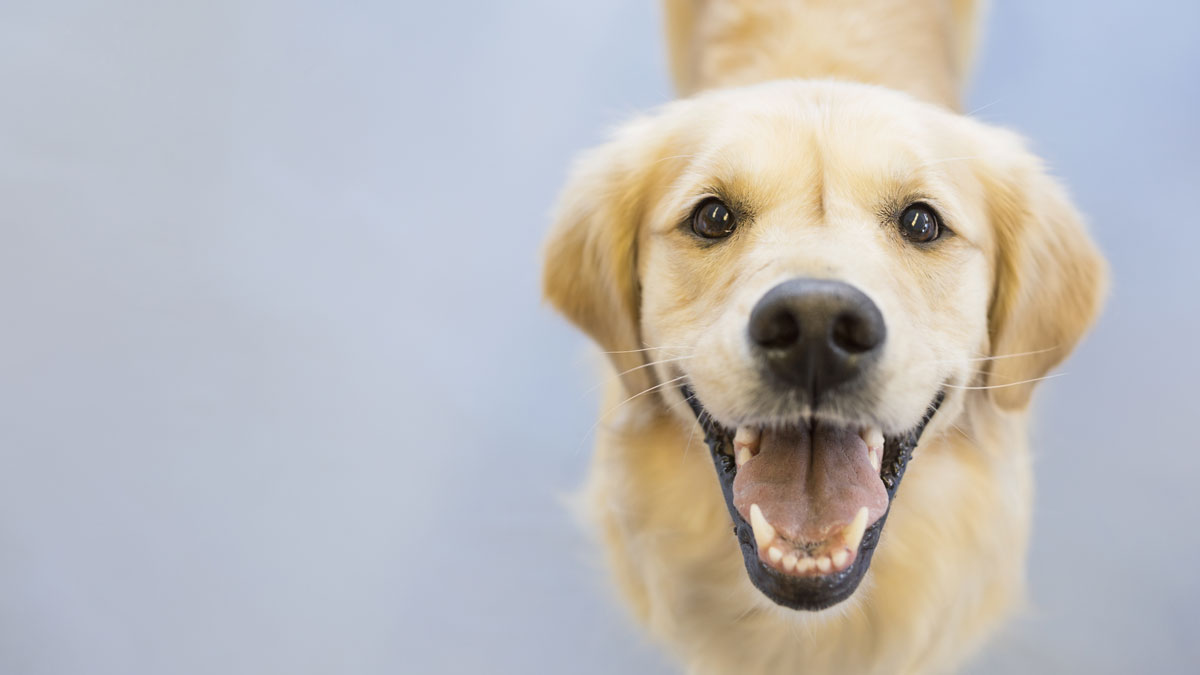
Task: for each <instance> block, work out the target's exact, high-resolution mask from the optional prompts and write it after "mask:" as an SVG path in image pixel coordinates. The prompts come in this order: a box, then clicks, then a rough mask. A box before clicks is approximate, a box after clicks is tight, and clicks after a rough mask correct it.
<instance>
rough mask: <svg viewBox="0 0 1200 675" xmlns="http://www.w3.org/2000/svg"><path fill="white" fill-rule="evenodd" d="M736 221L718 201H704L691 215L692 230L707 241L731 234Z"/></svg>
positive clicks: (726, 207) (727, 208)
mask: <svg viewBox="0 0 1200 675" xmlns="http://www.w3.org/2000/svg"><path fill="white" fill-rule="evenodd" d="M735 227H737V219H736V218H734V217H733V213H732V212H731V211H730V210H729V207H728V206H725V204H724V203H723V202H722V201H721V200H719V199H708V200H705V201H704V202H703V203H702V204H700V206H699V207H697V208H696V212H695V213H694V214H692V230H693V231H694V232H695V233H696V234H698V235H700V236H701V237H706V238H708V239H720V238H721V237H728V236H729V235H730V234H733V229H734V228H735Z"/></svg>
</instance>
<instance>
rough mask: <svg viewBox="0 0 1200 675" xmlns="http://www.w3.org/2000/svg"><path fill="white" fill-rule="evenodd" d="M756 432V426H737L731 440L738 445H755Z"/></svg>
mask: <svg viewBox="0 0 1200 675" xmlns="http://www.w3.org/2000/svg"><path fill="white" fill-rule="evenodd" d="M758 433H759V432H758V428H757V427H738V430H737V433H736V434H734V435H733V442H734V443H737V444H738V445H756V444H757V443H758Z"/></svg>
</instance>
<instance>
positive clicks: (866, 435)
mask: <svg viewBox="0 0 1200 675" xmlns="http://www.w3.org/2000/svg"><path fill="white" fill-rule="evenodd" d="M860 435H861V436H862V439H863V440H864V441H866V443H867V447H868V448H876V449H879V448H882V447H883V432H882V431H880V430H879V427H870V428H867V429H863V430H862V431H861V432H860Z"/></svg>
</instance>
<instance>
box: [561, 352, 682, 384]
mask: <svg viewBox="0 0 1200 675" xmlns="http://www.w3.org/2000/svg"><path fill="white" fill-rule="evenodd" d="M693 357H695V354H691V355H688V356H672V357H671V358H666V359H659V360H657V361H651V362H649V363H643V364H642V365H640V366H634V367H632V368H630V369H629V370H623V371H621V372H619V373H617V377H622V376H624V375H628V374H629V373H632V372H635V371H638V370H641V369H643V368H649V367H651V366H657V365H659V364H663V363H672V362H674V361H684V360H687V359H690V358H693ZM602 386H604V383H603V382H601V383H599V384H596V385H594V386H592V387H591V388H590V389H588V390H587V391H586V392H584V394H590V393H592V392H594V391H596V390H597V389H599V388H600V387H602Z"/></svg>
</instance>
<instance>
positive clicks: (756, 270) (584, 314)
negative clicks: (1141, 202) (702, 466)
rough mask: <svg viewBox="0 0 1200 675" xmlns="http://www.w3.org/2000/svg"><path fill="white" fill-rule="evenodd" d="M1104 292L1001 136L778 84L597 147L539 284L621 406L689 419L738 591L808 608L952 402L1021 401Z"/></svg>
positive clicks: (827, 597)
mask: <svg viewBox="0 0 1200 675" xmlns="http://www.w3.org/2000/svg"><path fill="white" fill-rule="evenodd" d="M1103 279H1104V269H1103V263H1102V261H1101V260H1100V258H1099V256H1098V255H1097V253H1096V252H1095V250H1094V247H1093V246H1092V244H1091V242H1090V240H1089V239H1088V238H1087V236H1086V234H1085V232H1084V230H1083V227H1082V226H1081V224H1080V222H1079V219H1078V217H1077V215H1076V214H1075V212H1074V210H1073V209H1072V208H1071V206H1070V204H1069V202H1068V201H1067V200H1066V198H1065V196H1064V195H1063V193H1062V191H1061V190H1060V189H1059V188H1058V187H1057V185H1056V184H1055V183H1054V182H1053V181H1052V180H1050V179H1049V178H1048V177H1046V176H1045V175H1044V173H1043V172H1042V171H1041V169H1040V167H1039V165H1038V162H1037V160H1036V159H1035V158H1033V157H1032V156H1031V155H1029V154H1028V153H1027V152H1026V151H1025V150H1023V149H1022V147H1021V144H1020V142H1019V141H1018V140H1017V139H1015V138H1014V137H1013V136H1012V135H1010V134H1008V133H1007V132H1003V131H1000V130H996V129H991V128H988V127H985V126H983V125H981V124H979V123H976V122H974V121H972V120H969V119H967V118H964V117H961V116H958V115H955V114H953V113H950V112H949V111H946V110H943V109H940V108H937V107H934V106H930V105H926V104H922V103H919V102H916V101H914V100H912V99H910V98H908V97H906V96H904V95H900V94H896V93H893V92H889V91H886V90H882V89H878V88H875V87H869V86H861V85H850V84H835V83H803V82H785V83H773V84H768V85H758V86H754V87H748V88H743V89H737V90H726V91H721V92H716V93H711V94H707V95H704V96H701V97H698V98H695V99H691V100H686V101H681V102H677V103H674V104H672V105H670V106H668V107H666V108H665V109H664V110H663V111H661V112H660V113H659V114H658V115H656V116H653V117H649V118H645V119H642V120H638V121H636V122H634V123H632V124H630V125H629V126H627V127H626V128H625V129H624V130H623V131H622V132H621V133H620V134H619V135H618V137H617V138H616V140H614V141H612V142H611V143H610V144H609V145H607V146H604V147H602V148H600V149H598V150H596V151H593V153H592V154H591V155H589V156H588V157H586V158H585V160H584V162H583V163H582V164H581V165H580V168H579V170H578V171H577V172H576V174H575V178H574V180H573V182H572V183H571V184H570V185H569V186H568V188H567V191H566V194H565V198H564V205H563V207H562V209H561V211H560V216H559V221H558V223H557V226H556V230H555V232H554V233H553V234H552V237H551V239H550V243H549V247H548V250H547V261H546V276H545V285H546V292H547V295H548V297H549V298H550V299H551V300H552V301H553V302H554V303H555V304H556V305H557V306H558V307H559V308H560V309H562V310H563V311H564V312H565V313H566V314H567V316H568V317H569V318H571V319H572V320H573V321H575V322H576V323H577V324H578V325H580V326H581V327H582V328H583V329H584V330H586V331H588V332H589V333H590V334H591V335H592V336H593V337H594V338H595V339H596V340H597V341H598V342H599V343H600V345H601V346H602V347H603V348H604V349H605V350H608V351H610V352H613V353H612V355H611V356H612V360H613V363H614V366H615V367H616V368H617V369H618V371H619V372H622V373H623V374H622V378H623V381H624V382H625V384H626V386H627V388H628V389H629V395H630V396H634V395H639V394H640V393H641V392H644V391H646V390H647V389H649V388H651V387H654V388H655V390H654V391H655V393H656V394H657V395H658V396H660V398H661V400H662V401H663V402H664V404H665V406H666V407H667V408H669V409H670V410H672V411H673V412H674V414H676V415H679V416H680V417H681V418H683V419H685V421H686V422H687V423H688V424H696V423H697V422H696V419H697V418H698V419H699V424H701V426H702V428H703V429H704V431H705V434H706V437H707V441H708V443H709V445H710V448H711V449H712V451H713V456H714V461H715V463H716V468H717V473H718V476H719V478H720V479H721V481H720V482H721V487H722V489H723V490H724V492H725V497H726V501H727V504H728V505H729V508H730V514H731V516H732V517H733V519H734V523H735V526H736V530H737V536H738V538H739V540H740V541H741V545H742V550H743V555H744V557H745V562H746V568H747V571H748V573H749V574H750V578H751V580H752V581H753V582H754V583H755V585H756V586H757V587H758V588H759V589H760V590H762V591H763V592H764V593H765V594H766V595H767V596H768V597H770V598H771V599H772V600H774V601H776V602H778V603H779V604H782V605H785V606H789V607H796V608H806V609H819V608H823V607H827V606H829V605H831V604H834V603H836V602H839V601H841V600H843V599H845V598H846V597H848V596H849V595H850V594H852V593H853V592H854V590H855V589H856V588H857V586H858V583H859V582H860V581H861V579H862V575H863V574H864V573H865V571H866V569H867V567H868V566H869V564H870V559H871V553H872V551H873V549H874V547H875V545H876V543H877V542H878V538H879V535H880V531H881V529H882V527H883V524H884V521H885V518H886V515H887V511H888V508H889V505H890V502H891V498H892V497H893V496H894V494H895V491H896V489H897V487H898V484H899V481H900V479H901V477H902V476H903V473H904V471H905V468H906V464H907V460H908V458H909V456H910V454H911V452H912V450H913V449H914V447H915V445H916V442H917V439H918V438H919V437H920V435H921V434H922V432H923V431H924V429H925V426H926V424H927V423H930V420H931V419H937V420H938V422H937V423H936V424H934V426H935V427H936V426H939V425H940V426H942V427H944V426H946V425H947V424H948V423H949V422H950V421H953V420H954V419H955V418H956V417H958V416H959V415H960V412H961V410H962V409H963V406H964V402H965V400H966V398H967V397H968V396H986V397H990V398H989V404H990V405H996V406H1001V407H1005V408H1023V407H1024V406H1025V405H1026V404H1027V402H1028V399H1029V395H1030V392H1031V387H1032V381H1033V380H1036V379H1038V378H1040V377H1042V376H1043V375H1044V374H1045V373H1046V372H1047V371H1048V370H1049V369H1050V368H1051V367H1053V365H1055V364H1056V363H1057V362H1058V361H1059V360H1061V359H1062V358H1063V357H1064V356H1065V355H1066V353H1067V352H1068V351H1069V350H1070V348H1071V347H1072V346H1073V345H1074V343H1075V342H1076V340H1077V339H1078V338H1079V336H1080V335H1081V334H1082V332H1083V331H1084V330H1085V328H1086V327H1087V325H1088V324H1089V323H1090V321H1091V319H1092V317H1093V315H1094V314H1095V312H1096V310H1097V307H1098V304H1099V299H1100V296H1101V293H1102V286H1103ZM681 399H685V400H686V405H685V404H684V402H683V400H681ZM935 412H936V415H935Z"/></svg>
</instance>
